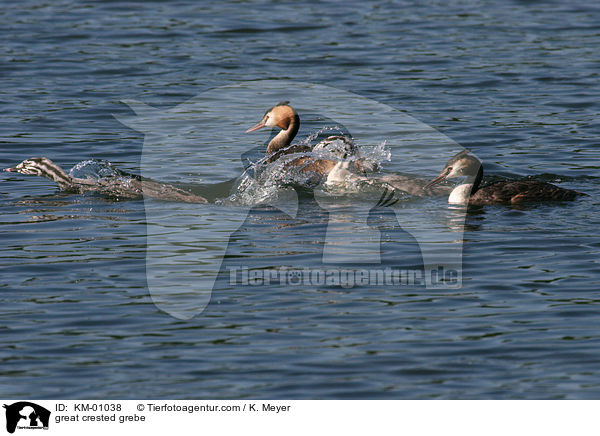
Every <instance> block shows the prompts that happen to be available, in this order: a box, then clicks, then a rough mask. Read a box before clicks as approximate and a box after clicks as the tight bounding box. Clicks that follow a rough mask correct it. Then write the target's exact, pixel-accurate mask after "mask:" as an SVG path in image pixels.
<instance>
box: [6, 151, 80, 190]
mask: <svg viewBox="0 0 600 436" xmlns="http://www.w3.org/2000/svg"><path fill="white" fill-rule="evenodd" d="M4 171H9V172H12V173H20V174H26V175H31V176H42V177H47V178H49V179H50V180H54V181H55V182H56V183H59V184H69V183H70V182H71V177H70V176H69V175H67V173H65V172H64V170H63V169H62V168H61V167H59V166H58V165H56V164H55V163H54V162H52V161H51V160H50V159H48V158H46V157H32V158H30V159H25V160H24V161H23V162H21V163H20V164H18V165H17V166H15V167H13V168H6V169H5V170H4Z"/></svg>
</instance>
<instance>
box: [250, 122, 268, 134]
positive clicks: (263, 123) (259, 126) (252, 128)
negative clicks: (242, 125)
mask: <svg viewBox="0 0 600 436" xmlns="http://www.w3.org/2000/svg"><path fill="white" fill-rule="evenodd" d="M263 127H265V120H262V121H261V122H260V123H258V124H257V125H256V126H253V127H250V128H249V129H248V130H246V133H250V132H254V131H255V130H258V129H262V128H263Z"/></svg>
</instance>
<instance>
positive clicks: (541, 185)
mask: <svg viewBox="0 0 600 436" xmlns="http://www.w3.org/2000/svg"><path fill="white" fill-rule="evenodd" d="M455 177H465V181H464V182H462V183H461V184H459V185H458V186H457V187H455V188H454V189H453V190H452V192H451V193H450V196H449V197H448V202H449V203H458V204H461V203H462V204H465V203H467V202H468V203H469V204H502V203H503V204H520V203H527V202H540V201H544V202H546V201H568V200H575V199H576V198H577V197H580V196H587V194H585V193H582V192H578V191H573V190H572V189H565V188H561V187H559V186H556V185H553V184H551V183H546V182H538V181H535V180H518V181H499V182H495V183H492V184H490V185H486V186H483V187H480V184H481V181H482V180H483V166H482V165H481V162H480V161H479V159H477V158H476V157H475V156H473V155H470V154H469V150H464V151H461V152H460V153H458V154H457V155H455V156H454V157H452V158H451V159H450V160H448V162H446V165H445V166H444V169H443V170H442V172H441V173H440V174H439V175H438V176H437V177H436V178H435V179H433V180H432V181H431V182H429V183H428V184H427V185H425V187H424V189H430V188H431V187H432V186H434V185H436V184H438V183H440V182H442V181H443V180H447V179H451V178H455Z"/></svg>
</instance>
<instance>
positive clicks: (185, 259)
mask: <svg viewBox="0 0 600 436" xmlns="http://www.w3.org/2000/svg"><path fill="white" fill-rule="evenodd" d="M282 98H285V99H286V100H289V101H290V102H291V104H293V107H294V109H295V110H296V111H298V113H299V114H301V116H303V115H305V114H307V113H313V114H319V115H320V116H322V118H323V119H325V120H332V121H333V122H334V123H335V124H336V125H338V126H344V128H345V129H346V130H347V131H348V132H350V133H351V135H352V137H353V138H357V140H358V141H362V142H361V144H363V145H367V146H369V147H370V148H372V149H373V150H375V149H377V148H378V146H379V145H382V146H385V147H386V148H389V150H390V153H391V156H392V158H391V159H392V161H391V164H395V165H396V166H397V168H396V169H393V171H397V172H401V171H407V170H410V172H411V173H412V174H420V175H422V176H423V177H426V176H428V175H434V174H437V173H438V172H439V162H440V161H441V160H444V159H445V158H446V157H447V156H450V155H453V154H455V153H456V150H457V149H460V148H462V147H460V145H459V144H457V143H456V142H454V141H452V140H451V139H450V138H448V137H447V136H445V135H443V134H442V133H440V132H438V131H436V130H435V129H433V128H432V127H430V126H428V125H426V124H424V123H422V122H420V121H418V120H416V119H415V118H413V117H411V116H409V115H407V114H406V113H405V112H403V111H400V110H398V109H395V108H393V107H390V106H388V105H385V104H382V103H379V102H377V101H374V100H371V99H368V98H365V97H362V96H360V95H357V94H353V93H350V92H347V91H343V90H340V89H336V88H333V87H329V86H324V85H318V84H310V83H300V82H293V81H286V80H263V81H252V82H242V83H238V84H235V85H228V86H223V87H219V88H215V89H212V90H208V91H206V92H204V93H202V94H200V95H198V96H196V97H194V98H192V99H190V100H188V101H186V102H183V103H181V104H180V105H178V106H176V107H173V108H171V109H166V110H163V109H158V108H154V107H151V106H148V105H146V104H144V103H141V102H136V101H131V100H129V101H124V103H126V104H128V105H129V107H130V108H131V109H132V110H133V112H134V113H135V115H134V116H118V117H116V118H117V119H118V120H119V121H120V122H122V123H123V124H125V125H126V126H128V127H130V128H132V129H134V130H136V131H138V132H142V133H143V134H144V144H143V148H142V155H141V162H140V169H141V173H142V176H144V177H146V178H149V179H154V180H165V181H167V180H168V181H173V182H175V183H178V182H181V183H186V184H198V185H211V186H214V187H218V186H221V185H223V186H224V185H225V184H226V183H227V182H228V181H230V180H238V184H239V183H246V184H247V185H248V186H250V187H253V186H255V183H254V181H255V180H254V177H252V175H250V176H249V177H247V178H245V179H243V178H242V179H241V181H240V179H239V178H238V177H239V176H240V173H242V172H243V167H242V166H241V165H239V162H240V156H241V155H243V154H244V153H246V152H247V151H248V150H250V149H251V148H253V147H256V146H258V145H259V144H264V141H265V140H266V139H267V136H268V135H269V132H266V131H264V130H261V133H257V134H256V135H254V136H249V135H246V133H245V132H246V130H247V129H248V127H249V126H252V125H254V124H256V121H257V117H258V116H259V115H260V114H261V113H263V112H264V110H265V108H268V107H272V106H273V104H274V103H276V102H278V101H280V100H281V99H282ZM265 125H267V124H265ZM300 128H301V129H302V127H300ZM276 130H277V129H276ZM300 133H301V134H303V135H306V134H307V132H302V131H300ZM261 135H262V136H261ZM261 152H262V153H263V154H264V152H265V151H264V150H262V151H261ZM391 164H390V165H391ZM384 181H385V182H386V183H388V184H391V185H394V183H396V184H399V183H400V182H401V181H402V179H401V178H400V179H398V180H396V179H394V180H391V179H386V180H384ZM243 186H245V185H243ZM394 186H395V185H394ZM271 187H272V186H271V185H269V184H267V186H265V185H264V184H261V185H260V188H261V189H260V190H259V191H258V193H257V194H255V195H250V197H251V200H252V201H250V202H248V201H245V199H244V198H245V197H244V198H242V199H241V200H240V199H239V198H238V199H236V202H235V204H234V206H235V207H231V205H230V204H228V203H227V202H219V201H215V202H212V201H211V202H210V203H209V204H201V205H199V204H177V205H176V206H175V207H174V206H173V205H169V206H168V208H169V209H168V210H166V206H164V205H162V204H159V203H156V202H151V201H148V202H145V203H144V205H145V211H146V219H147V222H148V223H149V225H148V226H147V227H146V231H147V234H146V236H147V239H146V240H147V252H146V279H147V284H148V290H149V292H150V295H151V297H152V300H153V302H154V304H155V305H156V306H157V307H158V308H159V309H161V310H163V311H165V312H167V313H169V314H170V315H172V316H173V317H176V318H179V319H190V318H192V317H193V316H195V315H197V314H199V313H201V312H202V311H203V310H204V309H205V308H206V306H207V305H208V303H209V302H210V299H211V294H212V291H213V287H214V286H215V283H216V280H217V276H218V273H219V271H220V270H221V265H222V261H223V259H224V257H225V254H226V250H227V247H228V244H229V242H230V236H231V235H232V234H234V232H236V231H237V230H238V229H239V228H240V226H242V225H243V224H244V222H245V219H246V218H247V216H248V214H249V211H250V210H251V208H252V207H253V206H254V205H255V204H263V205H264V204H266V205H269V206H272V207H274V208H276V209H279V210H280V211H282V212H284V213H285V214H287V215H289V216H290V217H292V218H294V219H295V217H296V214H297V213H298V212H297V211H298V196H297V194H296V191H294V190H293V189H292V190H285V191H284V190H280V189H273V190H270V189H269V188H271ZM399 189H400V188H399ZM238 191H239V190H238ZM247 192H252V193H254V191H252V190H245V191H244V192H243V193H244V194H245V193H247ZM238 193H239V192H238ZM284 193H285V194H286V195H287V194H289V195H288V196H287V197H283V194H284ZM314 194H315V195H314V198H315V200H316V202H317V203H318V205H319V207H320V208H322V209H324V210H326V211H327V212H328V213H329V218H328V228H327V234H326V239H325V243H324V247H323V255H322V263H323V266H325V267H326V266H328V265H332V264H344V265H346V264H347V265H362V264H369V265H380V264H382V262H383V260H384V259H381V250H380V245H381V244H380V239H379V235H380V232H379V231H374V230H373V229H371V228H370V227H369V226H368V224H367V219H368V216H369V211H370V210H371V209H372V208H374V207H375V208H379V209H378V210H382V209H385V207H386V206H388V205H392V204H393V202H394V201H395V200H394V198H392V197H391V196H390V195H388V194H387V193H386V192H385V191H384V192H373V193H372V195H371V196H370V197H369V198H367V199H365V200H364V201H363V200H362V199H361V201H357V202H355V203H354V204H350V205H349V206H348V207H346V209H343V208H340V204H339V203H337V202H335V201H331V199H332V197H331V196H330V195H329V193H325V194H323V193H319V192H316V191H315V193H314ZM226 196H227V194H226V193H225V195H223V196H222V197H226ZM222 197H221V198H222ZM242 200H243V201H242ZM411 205H414V206H411V208H401V207H398V205H396V207H395V208H394V209H391V208H389V210H391V211H393V212H392V213H394V214H395V215H396V219H397V222H398V223H399V225H400V226H401V228H402V229H403V230H404V231H405V232H406V233H408V234H409V235H410V237H411V238H410V239H411V241H412V242H411V244H412V245H416V246H417V248H419V256H420V257H419V262H418V263H419V264H420V265H422V268H423V269H424V272H425V276H426V277H429V276H430V274H429V272H431V271H437V268H438V267H439V266H442V267H443V268H444V269H445V270H452V271H456V272H457V275H456V277H457V279H456V280H453V281H452V282H451V283H449V282H448V281H438V282H436V283H427V286H428V287H432V288H433V287H442V288H443V287H451V288H456V287H459V286H460V282H461V271H462V232H463V223H464V218H465V214H466V209H465V208H462V209H460V208H453V209H449V208H448V206H447V202H446V201H440V202H413V203H411ZM349 215H350V216H352V217H353V218H352V219H351V220H349V219H348V216H349ZM386 216H387V215H386ZM355 217H358V218H356V219H355ZM357 220H358V221H357ZM355 221H356V222H355ZM150 223H151V224H150ZM412 245H411V246H412ZM411 252H412V251H411Z"/></svg>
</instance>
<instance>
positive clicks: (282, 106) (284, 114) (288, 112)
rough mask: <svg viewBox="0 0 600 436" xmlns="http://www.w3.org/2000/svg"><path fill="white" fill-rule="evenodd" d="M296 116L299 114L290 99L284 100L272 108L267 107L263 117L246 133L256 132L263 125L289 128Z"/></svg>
mask: <svg viewBox="0 0 600 436" xmlns="http://www.w3.org/2000/svg"><path fill="white" fill-rule="evenodd" d="M295 118H298V114H297V113H296V111H295V110H294V108H293V107H291V106H290V105H289V101H282V102H280V103H278V104H276V105H275V106H273V107H272V108H270V109H267V110H266V111H265V115H264V116H263V119H262V120H261V121H260V122H259V123H258V124H256V125H255V126H252V127H250V128H249V129H248V130H246V133H250V132H254V131H255V130H258V129H262V128H263V127H279V128H280V129H283V130H287V129H288V128H289V127H290V125H291V124H292V123H293V122H294V119H295Z"/></svg>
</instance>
